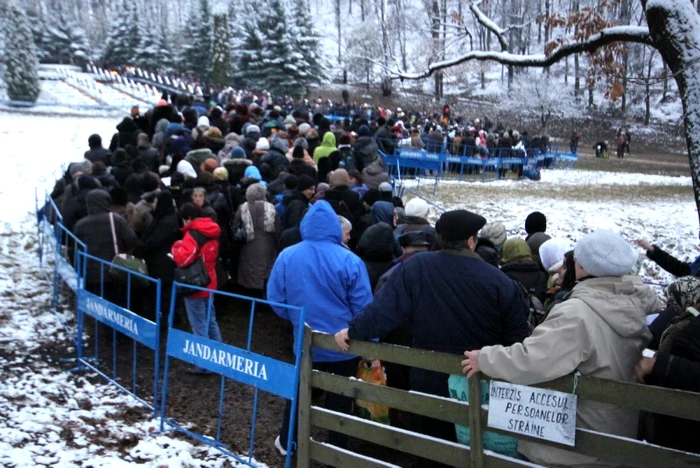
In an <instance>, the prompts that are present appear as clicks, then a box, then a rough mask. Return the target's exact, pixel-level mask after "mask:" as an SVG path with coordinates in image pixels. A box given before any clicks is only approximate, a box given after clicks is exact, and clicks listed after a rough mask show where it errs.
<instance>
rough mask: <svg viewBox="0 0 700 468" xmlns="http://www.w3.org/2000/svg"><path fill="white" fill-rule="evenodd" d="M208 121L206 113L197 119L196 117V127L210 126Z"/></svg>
mask: <svg viewBox="0 0 700 468" xmlns="http://www.w3.org/2000/svg"><path fill="white" fill-rule="evenodd" d="M210 126H211V125H210V123H209V117H207V116H206V115H203V116H201V117H200V118H199V119H197V127H210Z"/></svg>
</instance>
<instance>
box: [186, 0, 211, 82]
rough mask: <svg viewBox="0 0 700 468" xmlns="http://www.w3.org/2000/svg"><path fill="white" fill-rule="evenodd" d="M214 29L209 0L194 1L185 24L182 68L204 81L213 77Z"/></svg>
mask: <svg viewBox="0 0 700 468" xmlns="http://www.w3.org/2000/svg"><path fill="white" fill-rule="evenodd" d="M212 29H213V25H212V18H211V10H210V8H209V0H199V4H197V3H193V4H192V11H191V12H190V19H189V21H188V22H187V24H185V29H184V38H185V44H184V45H183V47H182V56H181V59H180V68H181V70H182V71H183V72H185V73H192V74H194V75H195V76H196V77H197V78H199V80H201V81H203V82H207V81H209V79H210V78H211V65H212V56H211V53H212Z"/></svg>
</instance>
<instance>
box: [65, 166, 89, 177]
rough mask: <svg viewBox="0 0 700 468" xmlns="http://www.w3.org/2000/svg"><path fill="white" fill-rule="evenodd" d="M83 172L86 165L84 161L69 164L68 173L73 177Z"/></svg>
mask: <svg viewBox="0 0 700 468" xmlns="http://www.w3.org/2000/svg"><path fill="white" fill-rule="evenodd" d="M82 172H85V166H83V164H82V163H71V164H70V165H69V166H68V174H69V175H70V176H71V177H73V178H75V176H76V175H78V174H79V173H82Z"/></svg>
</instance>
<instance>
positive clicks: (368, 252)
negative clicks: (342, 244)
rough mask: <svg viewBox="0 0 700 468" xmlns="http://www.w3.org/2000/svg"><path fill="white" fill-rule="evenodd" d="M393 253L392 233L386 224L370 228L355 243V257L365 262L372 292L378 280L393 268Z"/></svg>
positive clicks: (378, 224)
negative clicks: (357, 256)
mask: <svg viewBox="0 0 700 468" xmlns="http://www.w3.org/2000/svg"><path fill="white" fill-rule="evenodd" d="M394 251H395V242H394V231H393V230H392V229H391V226H390V225H388V224H387V223H377V224H375V225H373V226H371V227H370V228H369V229H367V230H366V231H365V232H364V234H362V237H361V238H360V241H359V242H358V243H357V255H359V257H360V258H361V259H362V261H363V262H365V267H366V268H367V274H368V275H369V283H370V285H371V286H372V291H374V288H375V287H376V286H377V283H378V282H379V278H381V277H382V275H383V274H384V273H386V272H387V271H389V270H390V269H391V267H392V266H393V261H394Z"/></svg>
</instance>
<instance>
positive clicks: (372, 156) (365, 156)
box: [352, 136, 379, 172]
mask: <svg viewBox="0 0 700 468" xmlns="http://www.w3.org/2000/svg"><path fill="white" fill-rule="evenodd" d="M352 152H353V154H354V155H355V164H357V165H358V167H357V170H358V171H360V172H362V169H364V168H365V167H367V166H369V165H370V164H372V163H373V162H374V161H375V160H376V159H377V158H378V157H379V147H378V146H377V142H376V141H375V139H374V137H371V136H362V137H359V138H358V139H357V140H355V143H353V144H352Z"/></svg>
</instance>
